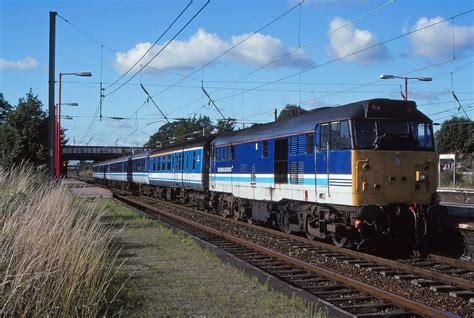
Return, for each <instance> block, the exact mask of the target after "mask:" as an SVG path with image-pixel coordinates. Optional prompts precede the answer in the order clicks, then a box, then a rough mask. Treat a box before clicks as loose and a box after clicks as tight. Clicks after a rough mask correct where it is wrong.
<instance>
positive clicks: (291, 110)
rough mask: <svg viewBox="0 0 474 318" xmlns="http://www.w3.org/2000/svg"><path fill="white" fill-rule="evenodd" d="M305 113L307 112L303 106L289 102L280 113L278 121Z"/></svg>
mask: <svg viewBox="0 0 474 318" xmlns="http://www.w3.org/2000/svg"><path fill="white" fill-rule="evenodd" d="M303 113H306V110H304V109H303V108H301V106H297V105H293V104H287V105H286V106H285V108H283V110H282V111H281V112H280V114H279V115H278V117H277V121H280V120H284V119H287V118H291V117H294V116H299V115H301V114H303Z"/></svg>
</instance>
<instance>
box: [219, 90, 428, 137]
mask: <svg viewBox="0 0 474 318" xmlns="http://www.w3.org/2000/svg"><path fill="white" fill-rule="evenodd" d="M372 106H376V107H378V110H376V111H374V110H373V109H372V108H374V107H372ZM375 109H377V108H375ZM356 118H358V119H364V118H390V119H406V120H417V121H420V122H431V120H430V119H429V118H428V117H427V116H426V115H424V114H423V113H421V112H420V111H418V110H417V109H416V103H415V102H413V101H401V100H391V99H382V98H378V99H370V100H364V101H359V102H355V103H351V104H347V105H343V106H337V107H322V108H316V109H313V110H310V111H308V112H305V113H303V114H301V115H299V116H295V117H291V118H288V119H285V120H282V121H278V122H272V123H268V124H260V125H255V126H252V127H250V128H247V129H242V130H237V131H234V132H230V133H226V134H223V135H221V136H218V137H216V139H214V141H213V142H212V143H213V144H214V145H217V146H218V145H226V144H232V143H239V142H245V141H249V140H253V139H268V138H276V137H278V136H286V135H293V134H298V133H304V132H310V131H313V130H314V127H315V125H316V124H317V123H321V122H328V121H337V120H343V119H356Z"/></svg>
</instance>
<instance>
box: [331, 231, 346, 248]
mask: <svg viewBox="0 0 474 318" xmlns="http://www.w3.org/2000/svg"><path fill="white" fill-rule="evenodd" d="M332 242H333V243H334V245H336V246H337V247H344V246H345V245H346V243H347V237H344V236H340V235H337V234H334V235H333V236H332Z"/></svg>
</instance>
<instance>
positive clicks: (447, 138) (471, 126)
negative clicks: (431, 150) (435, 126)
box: [435, 116, 474, 156]
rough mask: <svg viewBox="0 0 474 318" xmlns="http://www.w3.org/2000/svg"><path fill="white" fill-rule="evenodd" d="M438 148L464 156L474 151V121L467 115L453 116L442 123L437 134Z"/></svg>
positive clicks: (441, 150)
mask: <svg viewBox="0 0 474 318" xmlns="http://www.w3.org/2000/svg"><path fill="white" fill-rule="evenodd" d="M435 145H436V150H437V151H438V152H440V153H455V154H456V155H457V156H464V155H467V154H472V153H473V152H474V122H473V121H472V120H469V119H467V118H465V117H456V116H454V117H452V118H451V119H448V120H445V121H444V122H443V123H442V124H441V128H440V130H438V131H437V132H436V134H435Z"/></svg>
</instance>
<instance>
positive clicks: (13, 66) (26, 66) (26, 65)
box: [0, 56, 38, 71]
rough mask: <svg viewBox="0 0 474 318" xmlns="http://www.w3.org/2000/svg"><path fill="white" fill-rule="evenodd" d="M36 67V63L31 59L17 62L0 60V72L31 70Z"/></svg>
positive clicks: (26, 58)
mask: <svg viewBox="0 0 474 318" xmlns="http://www.w3.org/2000/svg"><path fill="white" fill-rule="evenodd" d="M36 67H38V61H37V60H36V59H34V58H32V57H29V56H27V57H25V58H23V59H21V60H18V61H9V60H5V59H0V70H20V71H23V70H32V69H35V68H36Z"/></svg>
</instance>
